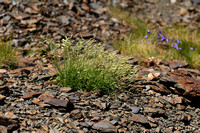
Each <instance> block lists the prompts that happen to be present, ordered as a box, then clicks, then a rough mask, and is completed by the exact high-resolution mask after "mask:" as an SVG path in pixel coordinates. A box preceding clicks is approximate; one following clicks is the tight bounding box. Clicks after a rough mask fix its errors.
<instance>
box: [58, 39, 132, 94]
mask: <svg viewBox="0 0 200 133" xmlns="http://www.w3.org/2000/svg"><path fill="white" fill-rule="evenodd" d="M55 45H56V49H55V57H54V58H55V64H56V68H57V70H58V76H57V81H58V82H59V84H60V85H61V86H69V87H72V88H73V89H74V90H78V89H82V90H84V91H92V90H96V89H98V90H102V92H104V93H109V92H112V91H113V90H115V89H116V88H117V87H118V83H119V81H121V80H122V78H124V77H125V76H126V77H129V76H130V74H131V70H132V65H130V64H127V59H126V58H123V57H121V56H117V55H116V54H115V53H114V52H113V53H110V52H108V51H105V50H104V45H103V44H101V43H95V41H94V40H88V41H86V40H79V41H78V42H75V41H72V40H71V39H70V38H66V39H63V40H62V42H61V43H57V44H55ZM59 48H61V49H62V55H61V57H62V58H63V59H62V58H59V56H58V53H57V50H58V49H59Z"/></svg>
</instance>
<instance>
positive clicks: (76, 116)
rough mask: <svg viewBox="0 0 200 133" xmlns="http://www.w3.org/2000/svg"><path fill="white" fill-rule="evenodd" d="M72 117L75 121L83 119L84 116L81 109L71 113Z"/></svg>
mask: <svg viewBox="0 0 200 133" xmlns="http://www.w3.org/2000/svg"><path fill="white" fill-rule="evenodd" d="M70 117H72V118H73V119H80V118H82V117H83V115H82V113H81V110H80V109H76V110H73V111H71V112H70Z"/></svg>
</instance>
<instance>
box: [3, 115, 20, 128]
mask: <svg viewBox="0 0 200 133" xmlns="http://www.w3.org/2000/svg"><path fill="white" fill-rule="evenodd" d="M2 126H3V127H2ZM18 127H19V122H18V121H17V120H13V119H11V118H8V117H6V116H4V115H2V114H0V129H3V130H4V131H6V129H7V132H12V131H14V130H16V129H17V128H18ZM1 131H2V130H1Z"/></svg>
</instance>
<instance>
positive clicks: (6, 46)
mask: <svg viewBox="0 0 200 133" xmlns="http://www.w3.org/2000/svg"><path fill="white" fill-rule="evenodd" d="M17 64H18V61H17V56H16V49H15V48H12V47H11V45H10V42H3V41H0V68H2V67H6V68H9V69H13V68H15V67H16V66H17Z"/></svg>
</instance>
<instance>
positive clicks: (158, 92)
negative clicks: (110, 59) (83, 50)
mask: <svg viewBox="0 0 200 133" xmlns="http://www.w3.org/2000/svg"><path fill="white" fill-rule="evenodd" d="M113 1H114V0H113ZM157 1H158V3H157V4H159V2H161V1H159V0H157ZM128 2H130V3H128ZM132 2H133V3H134V2H135V3H134V4H133V3H132ZM187 2H188V3H191V4H192V6H194V7H195V6H199V5H198V1H196V2H195V0H191V1H189V0H188V1H184V2H178V1H177V3H176V4H177V5H176V6H177V8H176V9H179V8H185V9H187V6H183V5H184V4H183V3H187ZM124 3H128V7H127V8H130V9H132V10H133V11H134V10H135V11H137V10H136V8H132V7H133V6H135V5H137V6H140V7H143V8H142V9H145V10H143V11H144V12H148V10H149V11H151V12H149V13H152V12H153V11H154V12H155V11H156V9H155V8H146V5H150V6H152V7H153V6H156V3H155V2H154V1H150V0H148V1H147V0H146V1H145V2H144V1H130V0H127V1H125V0H124V1H122V2H121V3H120V5H121V6H122V8H124V7H126V4H124ZM108 4H109V3H108ZM112 4H113V3H112ZM169 4H171V3H169ZM192 6H191V7H192ZM50 7H51V8H50ZM170 7H175V5H172V6H170ZM147 9H148V10H147ZM150 9H152V10H150ZM171 10H172V9H171ZM187 10H188V9H187ZM195 10H196V12H195V13H196V14H199V12H198V8H195ZM139 11H141V10H139V9H138V12H139ZM172 11H173V13H174V14H177V10H172ZM0 12H1V14H0V24H1V25H2V26H1V28H0V36H1V39H6V38H8V37H9V35H10V34H11V33H12V34H13V38H14V41H13V42H14V43H13V46H15V47H17V48H18V50H20V52H22V51H25V50H27V49H34V48H40V47H42V50H47V49H48V48H47V46H46V45H42V46H41V44H40V43H38V42H39V41H40V35H47V34H48V35H49V36H50V37H53V38H54V39H57V40H59V39H62V38H63V37H64V36H65V35H70V34H73V35H74V36H73V37H74V38H75V39H78V38H80V37H83V38H86V39H87V38H90V37H95V38H96V39H98V40H99V41H103V42H109V37H110V36H112V37H114V36H115V37H117V35H120V34H124V33H125V32H126V31H127V29H128V28H126V27H128V25H126V24H124V23H121V22H120V21H119V20H116V19H115V18H112V17H110V16H109V13H108V12H107V9H106V4H105V3H103V0H102V1H95V0H94V1H92V0H90V1H89V0H78V1H75V0H71V1H67V0H64V1H40V2H37V3H35V2H34V1H28V2H27V1H14V0H12V1H7V0H0ZM135 13H137V12H135ZM138 14H139V13H138ZM148 16H149V17H152V16H154V15H153V13H152V16H151V15H148ZM183 16H184V15H183ZM181 17H182V16H180V17H178V18H176V19H179V18H180V19H181ZM147 18H148V17H147ZM169 19H173V18H171V17H170V16H169ZM150 20H151V19H149V21H150ZM161 20H163V19H161ZM192 20H194V19H192ZM194 21H196V20H194ZM163 22H164V20H163ZM197 22H198V21H197ZM19 60H20V64H19V67H18V68H17V69H14V70H7V69H0V110H1V111H0V131H1V132H14V133H17V132H37V133H38V132H44V133H45V132H50V133H60V132H63V133H65V132H75V133H76V132H78V133H84V132H167V133H171V132H172V133H173V132H175V133H181V132H183V133H184V132H188V133H189V132H196V133H198V132H200V105H199V103H198V101H199V100H200V71H199V70H195V69H189V68H188V66H187V64H185V63H181V62H171V63H166V62H161V61H160V60H159V59H153V58H150V59H144V60H143V62H144V63H143V65H142V66H139V65H138V59H133V58H129V63H132V64H134V65H135V66H138V72H137V74H138V77H137V78H135V79H134V80H133V81H134V82H132V83H130V84H128V85H125V87H124V89H123V90H121V91H119V92H115V93H112V94H109V95H103V94H102V92H101V91H93V92H82V91H73V88H70V87H60V86H58V85H57V83H56V81H55V77H56V70H55V68H54V66H53V62H52V56H51V54H49V53H48V52H42V53H41V52H34V53H32V54H29V55H26V56H23V55H20V56H19ZM122 84H123V83H122Z"/></svg>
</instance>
